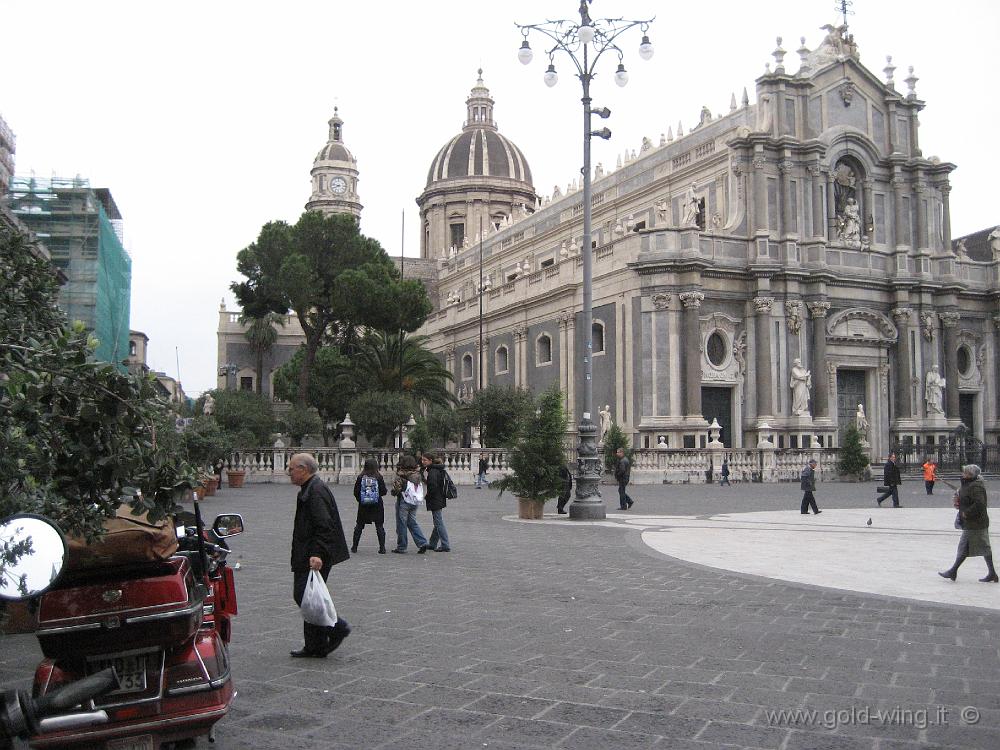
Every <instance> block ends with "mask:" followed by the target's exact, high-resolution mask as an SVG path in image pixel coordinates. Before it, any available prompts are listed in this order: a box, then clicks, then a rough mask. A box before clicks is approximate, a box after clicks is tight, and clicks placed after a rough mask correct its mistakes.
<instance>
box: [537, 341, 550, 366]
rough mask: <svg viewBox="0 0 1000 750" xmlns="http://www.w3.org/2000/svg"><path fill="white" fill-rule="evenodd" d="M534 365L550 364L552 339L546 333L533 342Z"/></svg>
mask: <svg viewBox="0 0 1000 750" xmlns="http://www.w3.org/2000/svg"><path fill="white" fill-rule="evenodd" d="M535 364H536V365H550V364H552V339H551V338H549V335H548V334H547V333H543V334H542V335H541V336H539V337H538V340H537V341H536V342H535Z"/></svg>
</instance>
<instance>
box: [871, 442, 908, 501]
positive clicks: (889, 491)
mask: <svg viewBox="0 0 1000 750" xmlns="http://www.w3.org/2000/svg"><path fill="white" fill-rule="evenodd" d="M882 474H883V476H882V483H883V484H884V485H885V490H886V491H885V492H883V493H882V494H881V495H879V496H878V497H876V498H875V502H876V503H878V504H879V505H882V501H883V500H885V499H886V498H887V497H889V496H890V495H892V507H893V508H900V507H902V506H901V505H900V504H899V485H901V484H902V483H903V478H902V476H900V474H899V464H897V463H896V454H895V453H890V454H889V460H888V461H886V462H885V466H883V467H882Z"/></svg>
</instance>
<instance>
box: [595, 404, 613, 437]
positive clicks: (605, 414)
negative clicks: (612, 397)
mask: <svg viewBox="0 0 1000 750" xmlns="http://www.w3.org/2000/svg"><path fill="white" fill-rule="evenodd" d="M597 414H598V415H599V416H600V418H601V440H600V442H601V443H603V442H604V438H605V437H607V435H608V430H610V429H611V404H605V405H604V408H603V409H600V410H599V411H598V412H597Z"/></svg>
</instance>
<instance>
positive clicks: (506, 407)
mask: <svg viewBox="0 0 1000 750" xmlns="http://www.w3.org/2000/svg"><path fill="white" fill-rule="evenodd" d="M534 409H535V404H534V399H533V398H532V396H531V392H530V391H528V390H527V389H525V388H512V387H510V386H505V385H490V386H487V387H486V388H483V389H482V390H481V391H476V395H475V397H474V398H473V399H472V404H471V405H470V406H469V409H468V418H469V421H471V422H472V424H481V425H482V426H483V431H482V434H481V435H480V436H479V439H480V441H481V442H482V444H483V447H489V448H499V447H501V446H503V445H506V444H507V443H509V442H510V441H511V440H512V439H513V437H514V435H515V434H516V433H517V428H518V425H519V424H520V423H521V422H523V421H524V420H525V419H527V418H528V416H529V415H530V414H531V413H532V412H533V411H534ZM560 444H561V438H560Z"/></svg>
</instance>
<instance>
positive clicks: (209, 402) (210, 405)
mask: <svg viewBox="0 0 1000 750" xmlns="http://www.w3.org/2000/svg"><path fill="white" fill-rule="evenodd" d="M201 413H202V414H204V415H205V416H206V417H208V416H211V415H212V414H215V399H214V398H212V394H211V393H206V394H205V404H204V405H203V406H202V408H201Z"/></svg>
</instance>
